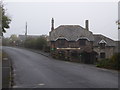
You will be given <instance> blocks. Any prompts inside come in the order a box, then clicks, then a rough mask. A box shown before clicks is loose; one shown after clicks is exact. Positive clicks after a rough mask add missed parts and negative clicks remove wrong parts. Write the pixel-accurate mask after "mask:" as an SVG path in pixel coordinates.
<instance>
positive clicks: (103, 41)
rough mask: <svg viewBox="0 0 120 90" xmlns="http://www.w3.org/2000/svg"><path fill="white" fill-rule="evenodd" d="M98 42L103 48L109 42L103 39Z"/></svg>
mask: <svg viewBox="0 0 120 90" xmlns="http://www.w3.org/2000/svg"><path fill="white" fill-rule="evenodd" d="M98 44H99V46H100V48H101V49H105V46H106V44H107V42H106V41H105V40H103V39H102V40H101V41H100V42H99V43H98Z"/></svg>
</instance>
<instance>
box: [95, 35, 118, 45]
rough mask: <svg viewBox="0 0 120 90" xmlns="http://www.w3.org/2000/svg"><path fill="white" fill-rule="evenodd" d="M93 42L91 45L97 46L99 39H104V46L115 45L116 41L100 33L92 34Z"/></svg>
mask: <svg viewBox="0 0 120 90" xmlns="http://www.w3.org/2000/svg"><path fill="white" fill-rule="evenodd" d="M93 36H94V40H95V41H94V43H93V46H98V43H99V42H100V41H101V40H104V41H105V42H106V46H116V43H115V41H114V40H112V39H110V38H108V37H105V36H103V35H101V34H94V35H93Z"/></svg>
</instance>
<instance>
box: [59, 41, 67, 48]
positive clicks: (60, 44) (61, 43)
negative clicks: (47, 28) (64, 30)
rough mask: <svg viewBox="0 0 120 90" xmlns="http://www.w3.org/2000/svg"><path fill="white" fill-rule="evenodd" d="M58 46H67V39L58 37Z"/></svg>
mask: <svg viewBox="0 0 120 90" xmlns="http://www.w3.org/2000/svg"><path fill="white" fill-rule="evenodd" d="M57 44H58V45H57V46H58V47H59V48H63V47H65V44H66V39H58V40H57Z"/></svg>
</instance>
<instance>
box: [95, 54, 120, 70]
mask: <svg viewBox="0 0 120 90" xmlns="http://www.w3.org/2000/svg"><path fill="white" fill-rule="evenodd" d="M96 66H97V67H103V68H110V69H116V70H120V53H116V54H114V55H113V56H112V57H111V58H110V59H103V60H101V61H99V62H98V63H97V65H96Z"/></svg>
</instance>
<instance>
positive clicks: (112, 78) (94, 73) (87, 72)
mask: <svg viewBox="0 0 120 90" xmlns="http://www.w3.org/2000/svg"><path fill="white" fill-rule="evenodd" d="M3 50H4V51H5V52H6V53H8V55H9V56H10V58H11V60H12V64H13V68H14V70H13V72H14V83H15V85H14V86H13V87H14V88H118V72H117V71H114V70H107V69H101V68H97V67H95V66H93V65H86V64H80V63H73V62H67V61H60V60H55V59H52V58H49V57H45V56H43V55H41V54H38V53H35V52H32V51H29V50H26V49H20V48H13V47H3Z"/></svg>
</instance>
